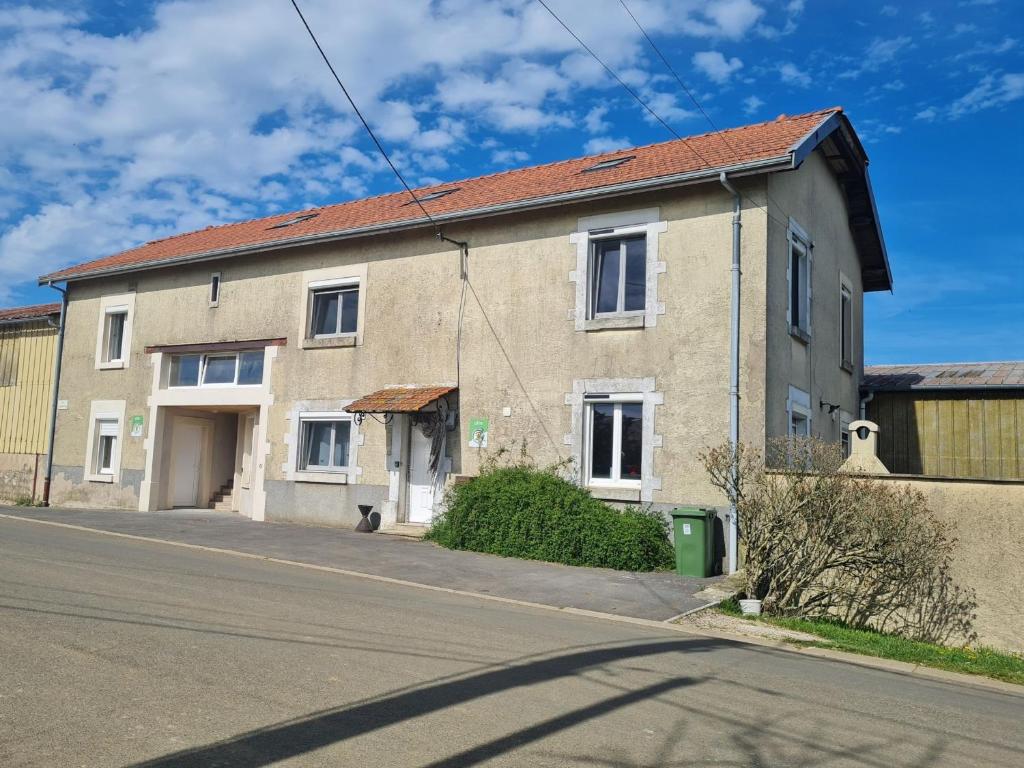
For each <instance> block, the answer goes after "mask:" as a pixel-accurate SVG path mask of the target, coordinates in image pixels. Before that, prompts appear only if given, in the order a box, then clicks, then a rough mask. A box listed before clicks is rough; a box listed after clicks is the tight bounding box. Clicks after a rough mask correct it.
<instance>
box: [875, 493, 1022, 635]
mask: <svg viewBox="0 0 1024 768" xmlns="http://www.w3.org/2000/svg"><path fill="white" fill-rule="evenodd" d="M877 479H878V480H881V481H884V482H887V483H899V484H902V485H907V486H909V487H911V488H913V489H915V490H918V491H920V492H921V493H923V494H924V495H925V497H926V498H927V499H928V506H929V508H930V509H931V510H932V511H933V512H934V513H935V514H936V515H937V516H938V517H939V518H940V519H942V520H947V521H952V522H954V523H956V526H957V534H958V537H959V539H960V543H959V548H958V550H957V554H956V558H955V561H954V577H955V579H956V583H957V584H960V585H962V586H968V587H971V588H973V589H974V590H975V591H976V593H977V600H978V611H977V620H976V622H975V629H976V631H977V632H978V636H979V642H980V643H981V644H983V645H991V646H994V647H997V648H1004V649H1010V650H1014V651H1024V482H999V481H994V482H993V481H965V480H954V479H946V478H930V477H914V476H908V475H888V476H878V477H877Z"/></svg>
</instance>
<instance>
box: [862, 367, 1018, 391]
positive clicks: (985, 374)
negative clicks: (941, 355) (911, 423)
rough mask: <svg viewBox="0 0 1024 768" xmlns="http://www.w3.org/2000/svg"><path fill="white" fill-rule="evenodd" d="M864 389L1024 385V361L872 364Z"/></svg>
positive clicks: (865, 371) (893, 389)
mask: <svg viewBox="0 0 1024 768" xmlns="http://www.w3.org/2000/svg"><path fill="white" fill-rule="evenodd" d="M862 386H863V387H864V389H868V390H872V391H875V392H900V391H907V390H916V389H933V390H936V389H937V390H955V389H965V388H969V389H974V388H977V387H984V388H992V389H1024V361H1021V360H1018V361H1012V362H1003V363H930V364H926V365H869V366H866V367H865V368H864V382H863V385H862Z"/></svg>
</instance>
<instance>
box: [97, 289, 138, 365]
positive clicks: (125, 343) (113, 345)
mask: <svg viewBox="0 0 1024 768" xmlns="http://www.w3.org/2000/svg"><path fill="white" fill-rule="evenodd" d="M99 303H100V307H99V310H100V311H99V325H98V326H97V329H96V368H98V369H101V370H103V369H108V368H127V367H128V364H129V362H130V360H131V349H132V321H133V317H134V314H135V294H134V293H125V294H121V295H118V296H102V297H100V302H99Z"/></svg>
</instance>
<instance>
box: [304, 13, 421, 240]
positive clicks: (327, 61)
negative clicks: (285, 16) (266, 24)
mask: <svg viewBox="0 0 1024 768" xmlns="http://www.w3.org/2000/svg"><path fill="white" fill-rule="evenodd" d="M291 3H292V7H293V8H295V12H296V13H297V14H299V18H300V19H301V20H302V26H304V27H305V28H306V31H307V32H308V33H309V37H310V39H311V40H312V41H313V45H315V46H316V49H317V50H318V51H320V56H321V57H322V58H323V60H324V64H326V65H327V68H328V69H329V70H331V74H332V75H334V79H335V81H336V82H337V83H338V87H340V88H341V92H342V93H344V94H345V98H346V99H348V103H349V106H351V107H352V111H353V112H355V113H356V117H358V118H359V120H360V122H362V124H363V128H365V129H366V132H367V133H368V134H369V135H370V138H371V139H373V143H374V144H376V145H377V150H378V151H379V152H380V154H381V156H382V157H383V158H384V159H385V160H386V161H387V164H388V165H389V166H391V170H392V171H394V172H395V176H397V177H398V180H399V181H400V182H402V186H403V187H405V191H406V192H408V193H409V195H410V196H411V197H412V199H413V200H414V201H415V203H416V205H418V206H419V208H420V210H421V211H423V215H424V216H426V217H427V221H429V222H430V223H431V224H432V225H433V226H434V229H435V230H438V231H440V227H438V225H437V222H436V221H434V219H433V217H431V215H430V214H429V213H428V212H427V209H426V208H424V207H423V203H422V202H420V199H419V198H418V197H416V193H415V192H413V191H412V187H410V186H409V183H408V182H407V181H406V180H405V177H404V176H403V175H402V174H401V172H400V171H399V170H398V168H396V167H395V164H394V163H393V162H391V158H390V157H388V153H387V152H386V151H385V150H384V146H383V145H382V144H381V143H380V140H379V139H378V138H377V136H376V134H374V132H373V129H372V128H370V124H369V123H368V122H366V118H365V117H363V113H362V112H360V111H359V107H357V106H356V103H355V101H353V99H352V96H351V94H349V92H348V88H346V87H345V84H344V83H343V82H341V78H340V77H339V76H338V73H337V72H336V71H335V69H334V66H333V65H332V64H331V60H330V59H328V58H327V54H326V53H324V49H323V48H322V47H321V45H320V41H319V40H317V39H316V35H315V34H313V30H312V29H311V28H310V26H309V22H307V21H306V17H305V16H303V15H302V9H301V8H299V4H298V3H297V2H296V0H291Z"/></svg>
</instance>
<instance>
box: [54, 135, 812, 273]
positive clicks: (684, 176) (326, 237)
mask: <svg viewBox="0 0 1024 768" xmlns="http://www.w3.org/2000/svg"><path fill="white" fill-rule="evenodd" d="M793 167H795V166H794V163H793V156H792V153H791V152H790V153H787V154H785V155H781V156H778V157H771V158H766V159H763V160H757V161H755V162H751V163H738V164H736V165H732V166H726V167H724V168H704V169H701V170H699V171H689V172H687V173H677V174H672V175H670V176H659V177H657V178H654V179H642V180H639V181H629V182H624V183H622V184H614V185H610V186H607V187H598V188H596V189H584V190H579V191H575V192H562V193H559V194H557V195H547V196H545V197H535V198H531V199H528V200H517V201H514V202H509V203H499V204H498V205H489V206H484V207H482V208H472V209H469V210H466V211H455V212H452V213H447V214H436V215H434V216H433V220H434V222H436V223H438V224H442V223H446V222H453V221H466V220H470V219H477V218H483V217H486V216H494V215H498V214H503V213H516V212H519V211H530V210H537V209H540V208H549V207H551V206H555V205H561V204H563V203H569V202H578V201H585V200H595V199H600V198H604V197H614V196H616V195H625V194H635V193H639V192H648V191H652V190H657V189H665V188H667V187H675V186H685V185H688V184H697V183H700V182H705V181H710V180H718V179H719V177H720V175H721V174H722V173H728V174H729V175H730V177H732V178H735V177H736V176H746V175H750V174H757V173H768V172H772V171H785V170H791V169H792V168H793ZM423 226H431V222H429V221H428V220H427V219H426V218H417V219H409V220H405V221H400V222H388V223H385V224H374V225H371V226H366V227H355V228H353V229H343V230H338V231H336V232H324V233H319V234H316V235H307V236H305V237H293V238H289V239H287V240H276V241H274V242H271V243H253V244H251V245H244V246H239V247H234V248H220V249H217V250H213V251H203V252H201V253H195V254H188V255H186V256H176V257H173V258H168V259H159V260H155V261H147V262H142V263H139V264H131V265H125V266H122V267H111V268H109V269H97V270H93V271H89V272H81V273H77V274H64V273H62V272H54V273H51V274H49V275H43V276H42V277H40V278H39V285H47V284H49V283H51V282H53V281H54V280H62V281H67V282H72V281H75V280H85V279H88V278H93V277H106V276H110V275H121V274H125V273H128V272H140V271H143V270H148V269H157V268H159V267H170V266H176V265H178V264H188V263H192V262H200V261H210V260H212V259H220V258H224V257H227V256H240V255H243V254H252V253H263V252H267V251H275V250H280V249H282V248H294V247H296V246H301V245H314V244H318V243H325V242H334V241H338V240H348V239H352V238H356V237H366V236H369V235H378V234H385V233H393V232H401V231H405V230H410V229H416V228H418V227H423Z"/></svg>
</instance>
